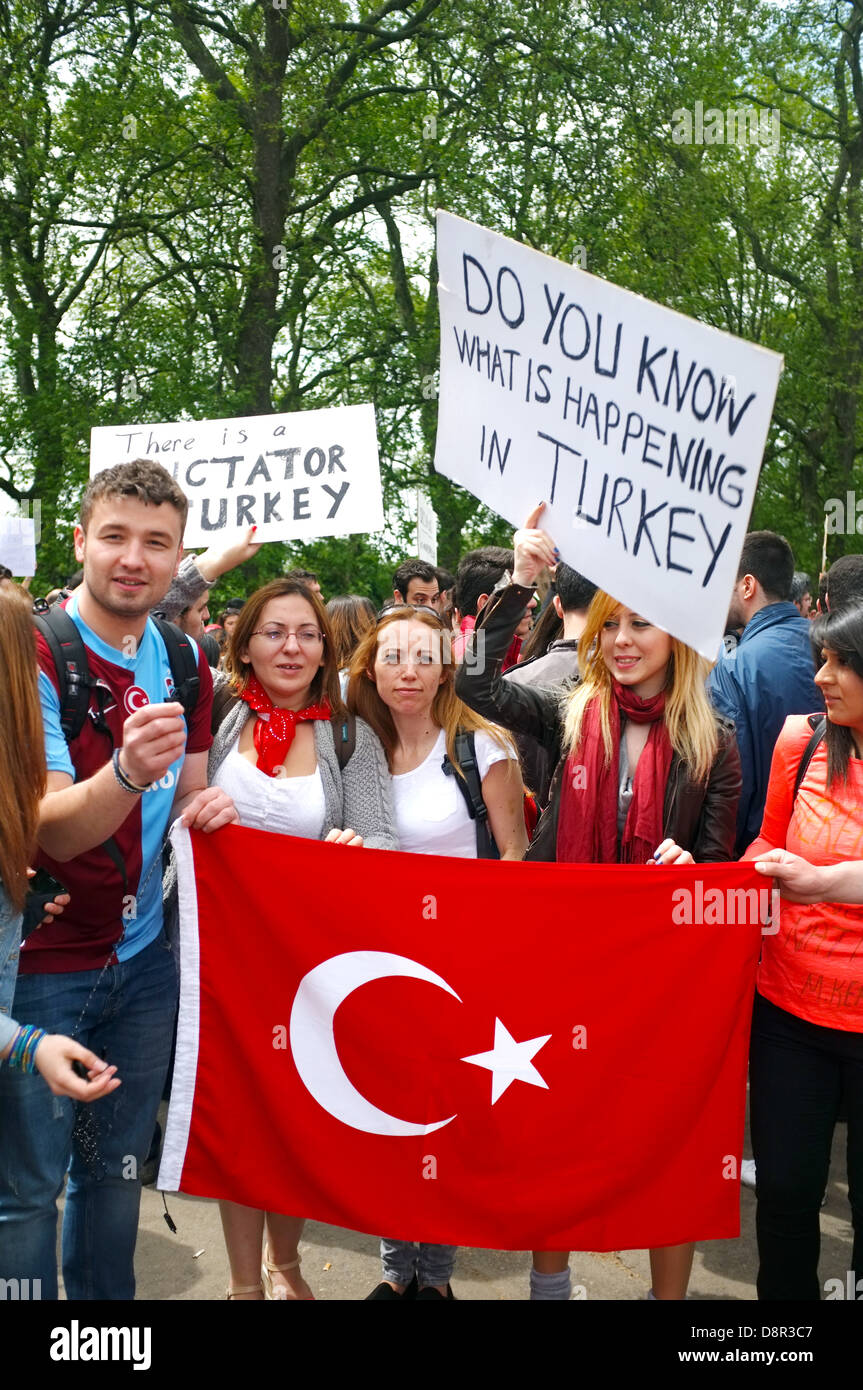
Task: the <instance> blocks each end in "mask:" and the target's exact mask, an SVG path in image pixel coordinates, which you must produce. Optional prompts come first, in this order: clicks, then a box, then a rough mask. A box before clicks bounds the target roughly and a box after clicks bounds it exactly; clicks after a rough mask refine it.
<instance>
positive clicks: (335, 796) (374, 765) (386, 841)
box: [207, 700, 399, 849]
mask: <svg viewBox="0 0 863 1390" xmlns="http://www.w3.org/2000/svg"><path fill="white" fill-rule="evenodd" d="M251 718H252V710H251V709H250V708H249V706H248V705H247V704H246V703H245V702H244V701H243V700H240V701H239V703H238V704H236V705H234V706H233V707H232V708H231V709H229V710H228V712H227V714H226V715H225V717H224V719H223V720H222V722H221V724H220V725H219V727H218V729H217V730H216V734H215V737H214V739H213V746H212V748H211V749H210V756H209V759H208V762H207V785H208V786H212V784H213V778H214V777H215V775H216V772H217V771H218V769H219V768H220V767H221V765H222V763H223V762H224V760H225V757H226V755H227V753H228V750H229V749H230V747H231V745H232V743H233V742H234V740H235V739H236V738H238V737H239V735H240V732H241V730H242V729H243V728H244V727H245V725H246V723H247V722H248V720H249V719H251ZM314 731H315V752H316V753H317V757H318V767H319V769H320V773H321V779H322V781H323V784H324V801H325V803H326V815H325V819H324V828H323V831H322V832H321V839H324V838H325V837H326V835H327V834H328V832H329V831H330V830H332V829H334V828H336V829H339V830H344V829H346V828H347V827H348V826H350V828H351V830H355V831H356V833H357V834H358V835H362V837H363V844H364V845H365V846H366V847H367V848H368V849H398V847H399V842H398V837H397V835H396V817H395V809H394V807H393V793H392V782H391V780H390V774H389V770H388V768H387V762H386V757H385V756H384V750H383V748H382V747H381V745H380V742H379V740H378V738H377V737H376V735H375V734H374V733H372V730H371V729H370V728H369V726H368V724H366V723H365V722H364V720H362V719H358V720H357V742H356V747H355V749H354V751H353V754H352V755H351V758H350V761H349V762H348V764H347V766H346V767H345V770H344V772H342V771H341V770H340V768H339V763H338V759H337V757H336V747H335V743H334V742H333V726H332V724H331V723H330V722H329V720H328V719H316V720H315V721H314Z"/></svg>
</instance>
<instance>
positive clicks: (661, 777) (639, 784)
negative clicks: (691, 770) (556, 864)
mask: <svg viewBox="0 0 863 1390" xmlns="http://www.w3.org/2000/svg"><path fill="white" fill-rule="evenodd" d="M612 691H613V693H614V699H613V700H612V701H611V709H610V710H609V720H610V724H611V741H612V748H611V761H610V763H606V760H605V746H604V744H603V741H602V731H601V729H600V724H599V700H598V699H593V700H591V702H590V704H589V705H588V706H587V709H586V710H585V714H584V723H583V724H582V729H581V737H580V739H579V745H578V748H577V749H576V751H575V753H570V755H569V757H568V758H567V760H566V766H565V768H564V771H563V783H562V786H561V796H560V811H559V815H558V824H557V858H558V860H559V861H560V862H563V863H570V864H616V863H621V864H646V863H647V861H648V859H650V858H651V857H652V855H653V852H654V850H655V849H656V847H657V845H658V844H659V843H660V842H661V841H662V839H663V838H664V836H663V830H662V819H663V806H664V802H665V788H666V785H667V783H668V773H669V770H670V768H671V756H672V751H673V750H672V747H671V740H670V739H669V737H668V729H667V728H666V724H665V719H664V718H663V715H664V712H665V691H664V690H661V691H660V692H659V694H658V695H654V696H653V697H652V698H651V699H649V700H642V699H640V698H639V696H638V695H634V694H633V693H632V691H631V690H630V689H629V688H628V686H625V685H620V683H619V682H618V681H612ZM621 713H623V714H624V715H625V716H626V718H627V719H631V720H632V721H633V722H634V723H635V724H650V726H651V728H650V734H649V735H648V739H647V743H646V744H645V746H644V748H643V749H642V752H641V757H640V758H639V759H638V766H637V768H636V770H635V779H634V781H633V784H632V804H631V806H630V808H629V814H628V815H627V817H626V824H625V826H624V828H623V836H622V838H621V843H620V854H619V855H618V850H617V807H618V799H619V794H620V716H621Z"/></svg>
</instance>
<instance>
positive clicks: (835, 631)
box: [809, 603, 863, 786]
mask: <svg viewBox="0 0 863 1390" xmlns="http://www.w3.org/2000/svg"><path fill="white" fill-rule="evenodd" d="M809 636H810V639H811V642H812V658H813V660H814V662H815V669H816V671H817V670H818V667H819V666H821V665H823V659H822V656H821V653H822V651H830V652H835V653H836V655H837V656H838V658H839V660H840V661H841V662H842V664H843V665H844V666H850V668H851V670H852V671H853V672H854V674H855V676H859V677H860V680H861V681H863V603H849V604H847V605H843V607H842V608H840V609H838V610H837V609H835V608H831V610H830V612H829V613H822V614H820V615H819V617H817V618H815V619H813V621H812V627H811V631H810V633H809ZM824 741H825V743H826V745H827V785H828V786H830V785H831V784H832V783H833V782H834V781H836V780H837V779H838V778H841V779H842V781H843V782H847V781H848V762H849V759H850V758H851V755H852V754H853V752H854V736H853V734H852V732H851V730H850V729H849V728H848V726H847V725H845V724H834V723H832V721H831V720H830V719H829V718H828V720H827V732H826V734H825V736H824Z"/></svg>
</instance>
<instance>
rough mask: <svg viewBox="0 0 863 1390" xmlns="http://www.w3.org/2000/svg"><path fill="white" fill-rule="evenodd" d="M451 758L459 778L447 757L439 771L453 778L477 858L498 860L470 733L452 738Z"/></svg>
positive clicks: (463, 732)
mask: <svg viewBox="0 0 863 1390" xmlns="http://www.w3.org/2000/svg"><path fill="white" fill-rule="evenodd" d="M455 755H456V758H457V759H458V763H459V767H460V768H461V776H459V775H458V770H457V769H456V768H455V767H454V766H453V764H452V763H451V762H450V760H449V756H448V755H447V754H444V760H443V770H444V772H445V773H446V775H447V776H448V777H452V776H454V777H455V779H456V785H457V786H458V789H459V791H460V792H461V794H462V796H463V797H464V799H465V802H466V804H467V812H468V815H469V816H470V818H471V820H472V821H475V822H476V854H477V858H478V859H499V858H500V854H499V852H498V848H497V845H496V844H495V842H494V836H493V835H492V833H491V828H490V826H489V824H488V807H487V806H486V804H485V801H484V799H483V794H482V781H481V779H480V775H479V763H478V762H477V760H476V739H475V737H474V735H473V732H472V731H467V730H460V731H459V732H458V733H457V734H456V736H455Z"/></svg>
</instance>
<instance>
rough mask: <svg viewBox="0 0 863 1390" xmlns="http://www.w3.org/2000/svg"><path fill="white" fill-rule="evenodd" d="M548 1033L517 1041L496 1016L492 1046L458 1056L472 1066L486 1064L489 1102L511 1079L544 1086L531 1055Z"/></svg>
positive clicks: (494, 1099)
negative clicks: (489, 1086) (486, 1050)
mask: <svg viewBox="0 0 863 1390" xmlns="http://www.w3.org/2000/svg"><path fill="white" fill-rule="evenodd" d="M550 1037H551V1033H546V1035H545V1037H544V1038H529V1039H528V1040H527V1042H520V1043H517V1042H516V1040H515V1038H514V1037H513V1036H512V1034H511V1033H510V1032H509V1030H508V1029H507V1028H504V1026H503V1024H502V1023H501V1021H500V1019H499V1018H496V1019H495V1021H494V1047H493V1048H492V1050H491V1051H490V1052H475V1053H474V1054H473V1056H471V1057H462V1058H461V1059H460V1060H461V1061H462V1062H470V1063H471V1065H472V1066H475V1067H487V1068H488V1070H489V1071H490V1072H491V1103H492V1105H494V1103H495V1101H498V1100H500V1098H501V1096H502V1095H503V1093H504V1091H505V1090H506V1089H507V1087H508V1086H511V1085H512V1083H513V1081H526V1082H527V1084H528V1085H529V1086H542V1087H543V1089H544V1090H546V1091H547V1090H548V1083H547V1082H546V1081H543V1079H542V1077H541V1076H540V1074H539V1072H538V1071H537V1069H536V1067H535V1066H534V1065H533V1063H532V1061H531V1058H532V1057H535V1056H536V1054H537V1052H539V1049H540V1048H541V1047H544V1046H545V1044H546V1043H547V1042H548V1040H549V1038H550Z"/></svg>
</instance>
